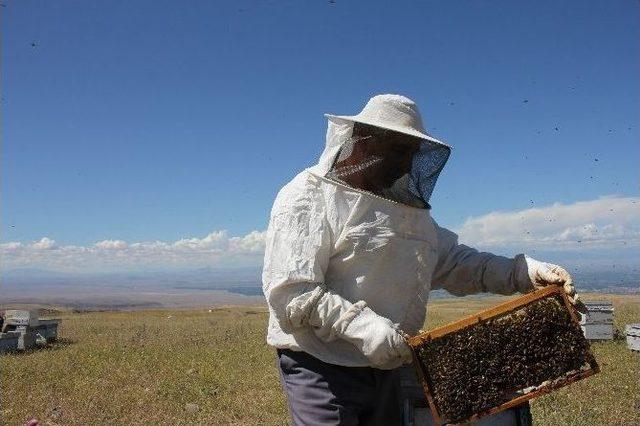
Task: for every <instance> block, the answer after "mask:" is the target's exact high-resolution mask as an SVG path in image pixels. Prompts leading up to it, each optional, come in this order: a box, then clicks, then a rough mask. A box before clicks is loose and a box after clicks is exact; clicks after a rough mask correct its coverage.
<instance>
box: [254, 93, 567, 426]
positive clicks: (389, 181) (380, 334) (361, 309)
mask: <svg viewBox="0 0 640 426" xmlns="http://www.w3.org/2000/svg"><path fill="white" fill-rule="evenodd" d="M326 117H327V118H328V124H329V125H328V130H327V136H326V147H325V149H324V152H323V153H322V155H321V157H320V160H319V162H318V164H317V165H315V166H313V167H311V168H309V169H306V170H304V171H303V172H301V173H300V174H298V175H297V176H296V177H295V178H293V180H292V181H291V182H289V183H288V184H286V185H285V186H284V187H283V188H282V189H281V190H280V192H279V193H278V195H277V197H276V200H275V202H274V205H273V210H272V212H271V218H270V223H269V228H268V231H267V237H266V252H265V258H264V270H263V275H262V280H263V290H264V294H265V296H266V299H267V301H268V304H269V312H270V316H269V329H268V334H267V342H268V343H269V345H271V346H274V347H275V348H277V353H278V359H279V366H280V372H281V379H282V383H283V387H284V389H285V391H286V394H287V399H288V404H289V410H290V413H291V416H292V419H293V422H294V423H295V424H322V425H329V424H385V425H388V424H398V423H400V422H401V416H402V407H401V404H400V403H399V402H398V399H397V398H395V397H394V395H395V392H396V391H397V375H395V374H394V372H395V371H396V370H398V367H401V366H403V365H404V364H409V363H411V362H412V355H411V350H410V348H409V347H408V345H407V344H406V342H405V338H404V337H406V336H407V335H415V334H417V333H418V331H419V329H420V327H421V326H422V325H423V324H424V321H425V316H426V305H427V300H428V297H429V292H430V291H431V290H434V289H440V288H443V289H446V290H447V291H448V292H449V293H452V294H454V295H457V296H463V295H467V294H473V293H480V292H488V293H498V294H505V295H507V294H513V293H516V292H520V293H526V292H529V291H531V290H533V289H534V288H536V287H540V286H545V285H549V284H555V285H564V287H565V290H566V292H567V293H569V295H570V296H571V297H574V298H577V296H575V291H574V288H573V285H572V284H571V277H570V276H569V274H568V273H567V272H566V271H565V270H564V269H562V268H561V267H559V266H556V265H552V264H548V263H544V262H539V261H536V260H534V259H532V258H530V257H528V256H525V255H523V254H520V255H518V256H516V257H515V258H513V259H511V258H506V257H502V256H497V255H494V254H491V253H482V252H478V251H477V250H475V249H473V248H471V247H467V246H465V245H462V244H459V243H458V237H457V235H456V234H455V233H453V232H451V231H449V230H447V229H445V228H442V227H440V226H438V224H437V223H436V221H435V220H434V219H433V218H432V217H431V214H430V208H431V206H430V204H429V198H430V196H431V193H432V191H433V188H434V186H435V184H436V181H437V179H438V175H439V174H440V172H441V171H442V168H443V167H444V165H445V164H446V162H447V159H448V158H449V154H450V152H451V148H450V147H449V146H448V145H447V144H445V143H443V142H441V141H440V140H438V139H436V138H434V137H433V136H431V135H429V134H428V133H427V132H426V131H425V129H424V126H423V124H422V119H421V116H420V112H419V111H418V108H417V106H416V104H415V103H414V102H413V101H412V100H410V99H408V98H406V97H404V96H399V95H379V96H374V97H373V98H371V99H370V100H369V102H368V103H367V105H366V106H365V107H364V109H363V110H362V112H360V113H359V114H358V115H355V116H335V115H327V116H326Z"/></svg>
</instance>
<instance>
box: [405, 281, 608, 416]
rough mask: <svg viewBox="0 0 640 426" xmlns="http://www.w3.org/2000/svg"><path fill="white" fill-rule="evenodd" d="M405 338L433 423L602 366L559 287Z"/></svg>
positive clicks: (493, 408) (518, 398)
mask: <svg viewBox="0 0 640 426" xmlns="http://www.w3.org/2000/svg"><path fill="white" fill-rule="evenodd" d="M408 342H409V345H410V346H411V348H412V350H413V354H414V361H415V365H416V368H417V370H418V374H419V376H420V378H421V381H422V386H423V389H424V392H425V396H426V398H427V401H428V402H429V406H430V408H431V412H432V415H433V417H434V421H435V423H436V424H444V423H460V422H464V421H469V420H476V419H478V418H480V417H483V416H486V415H489V414H493V413H497V412H499V411H503V410H505V409H507V408H510V407H513V406H515V405H518V404H521V403H522V402H524V401H527V400H529V399H532V398H534V397H536V396H538V395H541V394H544V393H547V392H550V391H552V390H553V389H556V388H559V387H561V386H564V385H567V384H569V383H571V382H574V381H576V380H579V379H582V378H585V377H588V376H590V375H592V374H595V373H597V372H598V371H599V367H598V364H597V362H596V360H595V358H594V356H593V354H592V353H591V350H590V348H589V342H588V341H587V340H586V339H585V337H584V335H583V333H582V330H581V328H580V325H579V318H578V316H577V315H576V313H575V311H574V308H573V307H572V305H571V304H570V302H569V300H568V299H567V297H566V295H565V294H564V291H563V289H562V288H561V287H557V286H550V287H546V288H543V289H541V290H538V291H536V292H533V293H530V294H527V295H524V296H522V297H520V298H518V299H515V300H512V301H509V302H507V303H504V304H502V305H498V306H496V307H494V308H491V309H488V310H486V311H482V312H480V313H478V314H476V315H473V316H470V317H467V318H464V319H461V320H459V321H456V322H454V323H451V324H448V325H446V326H444V327H440V328H437V329H434V330H431V331H428V332H425V333H421V334H419V335H417V336H415V337H412V338H410V339H409V341H408Z"/></svg>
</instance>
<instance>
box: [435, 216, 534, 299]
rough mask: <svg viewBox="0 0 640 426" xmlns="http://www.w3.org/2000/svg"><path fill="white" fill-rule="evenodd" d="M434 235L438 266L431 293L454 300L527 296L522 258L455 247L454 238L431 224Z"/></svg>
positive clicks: (527, 284)
mask: <svg viewBox="0 0 640 426" xmlns="http://www.w3.org/2000/svg"><path fill="white" fill-rule="evenodd" d="M434 224H435V226H436V230H437V233H438V262H437V264H436V268H435V271H434V274H433V280H432V286H431V288H432V289H438V288H443V289H445V290H447V291H448V292H449V293H451V294H454V295H456V296H464V295H467V294H475V293H496V294H504V295H509V294H514V293H517V292H520V293H528V292H529V291H531V290H533V289H534V287H533V284H532V283H531V280H530V279H529V275H528V273H527V265H526V262H525V259H524V255H522V254H519V255H517V256H516V257H515V258H513V259H511V258H507V257H503V256H498V255H495V254H492V253H485V252H479V251H478V250H476V249H474V248H471V247H467V246H465V245H463V244H458V236H457V235H456V234H455V233H454V232H452V231H450V230H448V229H445V228H441V227H440V226H438V224H436V223H435V221H434Z"/></svg>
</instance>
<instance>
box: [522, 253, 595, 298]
mask: <svg viewBox="0 0 640 426" xmlns="http://www.w3.org/2000/svg"><path fill="white" fill-rule="evenodd" d="M524 259H525V261H526V263H527V273H528V275H529V279H530V280H531V283H532V284H533V286H534V287H535V288H536V289H539V288H542V287H546V286H548V285H561V286H562V287H564V291H565V293H567V296H569V300H570V301H571V303H573V304H574V305H576V307H578V308H582V306H583V305H582V302H581V301H580V298H579V297H578V295H577V294H576V288H575V287H574V286H573V280H572V279H571V275H569V273H568V272H567V271H566V270H565V269H564V268H562V267H561V266H558V265H554V264H553V263H546V262H540V261H539V260H535V259H534V258H532V257H529V256H527V255H525V256H524Z"/></svg>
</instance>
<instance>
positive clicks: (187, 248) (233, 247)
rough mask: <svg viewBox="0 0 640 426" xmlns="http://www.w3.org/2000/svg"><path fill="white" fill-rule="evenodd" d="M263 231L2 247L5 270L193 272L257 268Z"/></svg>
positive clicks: (220, 232)
mask: <svg viewBox="0 0 640 426" xmlns="http://www.w3.org/2000/svg"><path fill="white" fill-rule="evenodd" d="M264 237H265V232H260V231H253V232H251V233H249V234H247V235H244V236H239V237H230V236H229V234H228V232H227V231H215V232H212V233H210V234H209V235H207V236H205V237H203V238H183V239H180V240H178V241H174V242H164V241H143V242H135V243H132V244H129V243H127V242H126V241H122V240H103V241H98V242H96V243H95V244H92V245H89V246H76V245H57V244H56V242H55V241H54V240H52V239H50V238H48V237H44V238H42V239H40V240H39V241H36V242H31V243H21V242H8V243H4V244H0V254H1V255H2V260H3V267H5V268H7V269H11V268H21V267H29V268H46V269H56V270H67V271H86V272H88V271H114V270H136V269H148V268H194V267H204V266H211V265H214V264H218V265H219V264H223V265H228V264H241V265H242V264H248V263H250V264H257V263H259V262H260V261H261V260H262V259H261V255H262V253H263V252H264Z"/></svg>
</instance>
